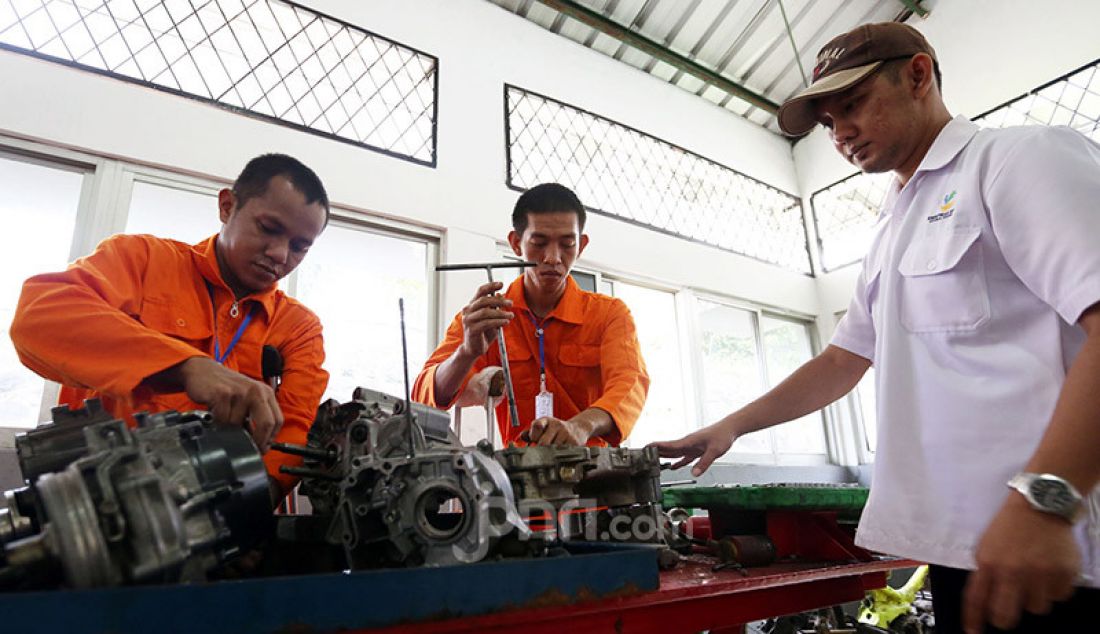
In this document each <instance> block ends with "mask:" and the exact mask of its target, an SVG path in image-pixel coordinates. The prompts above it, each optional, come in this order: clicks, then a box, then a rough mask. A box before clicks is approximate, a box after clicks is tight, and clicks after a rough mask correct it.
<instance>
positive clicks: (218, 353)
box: [206, 282, 256, 363]
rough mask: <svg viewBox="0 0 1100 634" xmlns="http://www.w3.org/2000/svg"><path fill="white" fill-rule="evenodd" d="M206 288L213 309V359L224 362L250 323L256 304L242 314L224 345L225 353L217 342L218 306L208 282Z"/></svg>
mask: <svg viewBox="0 0 1100 634" xmlns="http://www.w3.org/2000/svg"><path fill="white" fill-rule="evenodd" d="M206 290H207V291H209V292H210V306H211V307H212V308H213V309H214V360H215V361H217V362H218V363H225V360H226V359H227V358H229V353H230V352H233V348H235V347H236V346H237V342H238V341H240V340H241V335H243V334H244V331H245V330H246V329H247V328H248V324H250V323H252V315H254V314H255V313H256V304H252V308H251V309H249V311H248V314H247V315H245V316H244V320H242V321H241V325H240V326H238V327H237V334H235V335H233V339H231V340H230V341H229V345H228V346H226V347H225V353H224V354H223V353H222V351H221V344H219V343H218V306H217V304H215V303H214V287H213V286H211V285H210V282H207V283H206Z"/></svg>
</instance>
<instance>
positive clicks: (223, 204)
mask: <svg viewBox="0 0 1100 634" xmlns="http://www.w3.org/2000/svg"><path fill="white" fill-rule="evenodd" d="M236 208H237V197H236V196H234V195H233V190H231V189H229V188H228V187H226V188H223V189H222V190H221V191H220V192H218V217H219V218H221V221H222V224H223V225H224V224H225V223H227V222H229V216H231V215H233V210H234V209H236Z"/></svg>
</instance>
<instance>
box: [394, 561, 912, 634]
mask: <svg viewBox="0 0 1100 634" xmlns="http://www.w3.org/2000/svg"><path fill="white" fill-rule="evenodd" d="M714 563H715V561H714V559H713V558H712V557H706V556H700V555H692V556H691V557H686V558H684V560H683V561H682V562H681V563H680V565H679V566H677V567H676V568H675V569H673V570H668V571H664V572H662V573H661V587H660V588H659V589H658V590H655V591H652V592H646V593H642V594H635V595H632V596H626V597H619V598H612V599H601V600H596V601H589V602H582V603H577V604H573V605H568V606H553V607H544V608H524V609H518V610H508V611H504V612H497V613H494V614H488V615H484V616H476V617H466V618H460V619H449V620H444V621H433V622H423V623H415V624H409V625H403V626H399V627H393V628H386V629H383V630H372V631H375V632H385V633H388V634H413V633H416V634H422V633H445V632H523V633H524V634H539V633H541V632H546V633H551V632H553V633H555V634H556V633H560V632H570V633H573V632H616V633H619V632H654V633H660V634H668V633H673V632H700V631H703V630H710V631H711V632H716V631H721V630H725V629H726V628H730V629H731V630H732V631H740V629H741V626H742V624H744V623H748V622H750V621H756V620H760V619H765V618H768V617H772V616H779V615H782V614H793V613H797V612H804V611H807V610H813V609H816V608H822V607H827V606H832V605H837V604H840V603H847V602H849V601H858V600H859V599H862V598H863V595H864V593H865V592H866V591H867V590H872V589H875V588H881V587H883V586H885V585H886V578H887V576H888V574H889V571H890V570H893V569H895V568H909V567H913V566H917V565H919V564H918V563H917V562H914V561H910V560H908V559H884V560H879V561H871V562H861V563H850V564H839V563H816V564H814V563H777V564H773V565H771V566H767V567H763V568H750V569H747V570H746V571H745V572H746V575H745V576H743V575H741V574H740V573H739V572H738V571H737V570H734V569H725V570H721V571H719V572H713V571H712V570H711V568H712V566H713V565H714ZM424 600H425V601H431V590H430V589H427V588H426V589H425V592H424Z"/></svg>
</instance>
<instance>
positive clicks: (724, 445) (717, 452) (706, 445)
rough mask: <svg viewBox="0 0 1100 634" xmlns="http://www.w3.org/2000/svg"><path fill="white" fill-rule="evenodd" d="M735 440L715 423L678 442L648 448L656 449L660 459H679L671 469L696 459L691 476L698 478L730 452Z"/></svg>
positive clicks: (720, 425) (728, 432)
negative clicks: (718, 459) (697, 460)
mask: <svg viewBox="0 0 1100 634" xmlns="http://www.w3.org/2000/svg"><path fill="white" fill-rule="evenodd" d="M736 439H737V435H736V434H735V433H733V432H731V431H730V430H728V429H726V428H725V427H724V426H723V425H722V424H721V423H715V424H713V425H710V426H709V427H704V428H703V429H700V430H699V431H697V432H694V433H691V434H688V435H687V436H684V437H683V438H681V439H679V440H666V441H664V442H655V443H650V446H651V447H656V448H657V451H658V453H659V454H660V456H661V457H662V458H680V460H678V461H676V463H675V464H673V465H672V468H673V469H679V468H680V467H682V466H684V465H686V464H689V463H690V462H691V461H692V460H695V459H696V458H698V459H699V462H697V463H696V464H695V466H694V467H692V469H691V474H692V475H694V476H695V477H699V476H701V475H703V472H705V471H706V470H707V469H708V468H709V467H710V465H711V463H713V462H714V461H715V460H716V459H717V458H719V457H720V456H721V455H722V454H724V453H726V452H727V451H729V450H730V447H731V446H733V441H734V440H736Z"/></svg>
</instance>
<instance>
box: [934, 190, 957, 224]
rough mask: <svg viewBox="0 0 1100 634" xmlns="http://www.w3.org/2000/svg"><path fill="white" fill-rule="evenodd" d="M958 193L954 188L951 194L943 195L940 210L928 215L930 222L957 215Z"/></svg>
mask: <svg viewBox="0 0 1100 634" xmlns="http://www.w3.org/2000/svg"><path fill="white" fill-rule="evenodd" d="M957 193H958V192H957V191H956V190H952V191H951V193H950V194H948V195H946V196H944V197H943V204H942V205H940V209H939V211H937V212H936V213H934V214H932V215H931V216H928V222H929V223H932V222H939V221H940V220H946V219H947V218H950V217H951V216H953V215H955V194H957Z"/></svg>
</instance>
